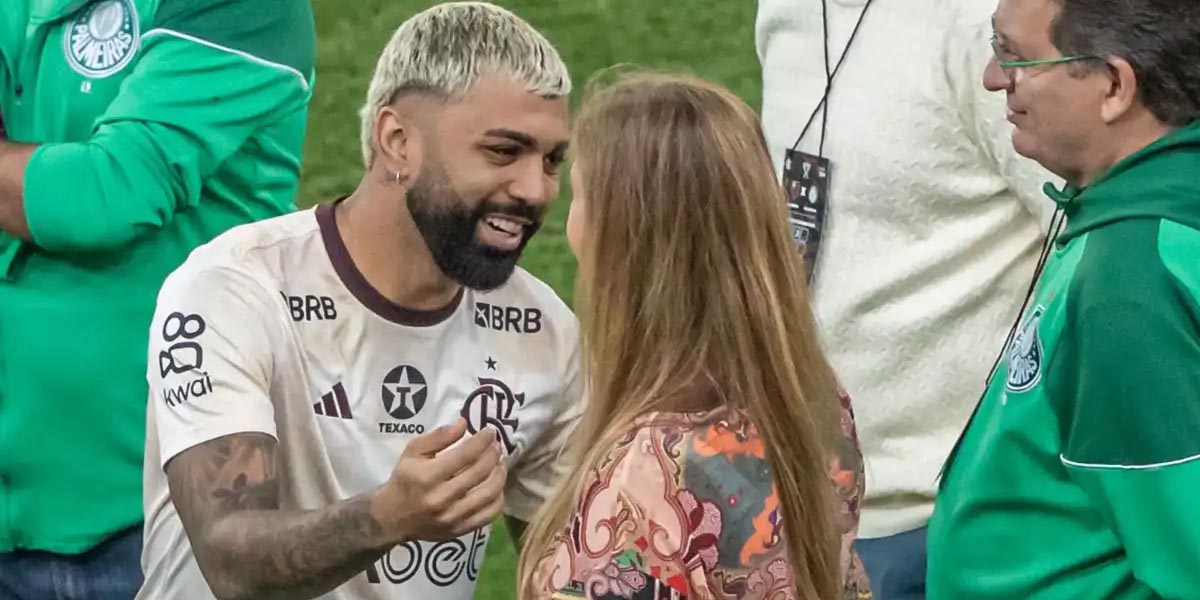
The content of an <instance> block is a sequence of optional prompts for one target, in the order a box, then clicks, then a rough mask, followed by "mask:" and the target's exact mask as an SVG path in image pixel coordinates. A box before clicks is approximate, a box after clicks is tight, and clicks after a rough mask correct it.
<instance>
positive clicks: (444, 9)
mask: <svg viewBox="0 0 1200 600" xmlns="http://www.w3.org/2000/svg"><path fill="white" fill-rule="evenodd" d="M570 87H571V83H570V78H569V76H568V74H567V69H566V67H565V65H563V63H562V61H561V59H560V58H559V56H558V54H557V52H556V51H555V50H554V48H553V47H552V46H551V45H550V43H549V42H548V41H547V40H546V39H545V38H544V37H542V36H541V35H540V34H539V33H537V32H536V31H535V30H534V29H533V28H532V27H530V26H529V25H528V24H527V23H525V22H524V21H522V20H520V19H519V18H518V17H516V16H515V15H513V14H512V13H510V12H508V11H506V10H504V9H502V8H499V7H496V6H494V5H490V4H485V3H450V4H443V5H440V6H437V7H434V8H432V9H429V10H427V11H425V12H422V13H420V14H418V15H416V16H414V17H412V18H411V19H409V20H408V21H406V22H405V23H404V24H403V25H401V26H400V28H399V29H398V30H397V31H396V33H395V34H394V36H393V37H392V39H391V41H390V42H389V43H388V45H387V47H386V48H385V49H384V50H383V52H382V55H381V56H380V59H379V63H378V66H377V67H376V70H375V74H374V78H373V80H372V82H371V85H370V88H369V91H368V98H367V103H366V106H365V107H364V108H363V110H362V113H361V116H362V122H363V127H362V139H363V155H364V162H365V166H366V170H365V174H364V176H363V178H362V180H361V182H360V183H359V185H358V187H357V189H355V190H354V191H353V192H352V193H350V194H349V195H347V196H344V197H342V198H338V199H336V200H334V201H332V202H330V203H326V204H323V205H321V206H318V207H316V208H315V209H311V210H307V211H302V212H299V213H295V214H293V215H289V216H285V217H281V218H277V219H274V220H270V221H264V222H262V223H259V224H255V225H250V226H246V227H241V228H238V229H235V230H233V231H231V232H230V233H228V234H226V235H224V236H222V237H220V238H218V239H217V240H215V241H214V242H212V243H211V244H209V245H207V246H204V247H202V248H200V249H199V250H197V251H196V252H195V253H194V254H193V255H192V257H191V258H190V259H189V260H188V262H187V263H186V264H184V265H183V266H182V267H181V268H180V269H178V270H177V271H175V272H174V273H173V274H172V275H171V276H170V277H169V278H168V280H167V282H166V284H165V286H164V287H163V289H162V292H161V293H160V295H159V299H158V310H157V313H156V315H155V318H154V320H153V322H152V324H151V330H150V337H151V344H150V349H149V356H148V358H149V365H148V377H149V380H150V386H151V390H152V395H151V398H150V407H149V419H148V442H147V449H146V466H145V469H146V475H145V479H146V536H147V537H146V550H145V554H144V555H143V564H144V566H145V569H146V579H147V583H146V586H145V587H144V588H143V590H142V595H141V597H143V598H189V599H193V598H199V599H205V598H213V597H217V598H256V599H261V598H288V599H289V600H290V599H296V598H313V597H322V598H329V599H334V600H349V599H351V598H354V599H384V598H429V599H432V598H437V599H439V600H440V599H447V600H455V599H461V600H465V599H467V598H471V597H472V596H473V594H474V589H475V582H476V579H477V577H478V574H479V571H480V568H481V566H482V561H483V557H484V549H485V547H486V542H487V538H488V531H489V525H490V523H491V522H492V521H493V520H494V519H495V518H496V517H497V516H498V515H500V514H501V513H504V514H505V515H506V516H507V517H508V518H509V524H510V530H512V531H513V532H514V534H515V535H519V532H520V531H521V530H522V529H523V523H524V522H527V521H528V520H529V519H531V518H532V516H533V513H534V512H535V511H536V510H537V508H538V507H539V506H540V504H541V503H542V500H543V498H544V496H545V494H546V493H547V491H548V490H549V489H550V486H551V485H552V484H553V482H554V480H555V479H556V478H557V476H558V473H559V469H561V467H562V465H561V464H560V463H558V462H557V461H556V460H555V459H556V457H557V455H558V450H559V448H560V447H561V446H562V443H563V441H564V439H565V437H566V436H567V435H568V434H569V432H570V431H571V429H572V426H573V424H574V422H575V420H576V419H577V416H578V414H579V409H580V405H581V402H582V398H581V388H580V385H579V383H578V368H577V356H576V354H577V351H576V347H577V342H576V337H577V329H576V325H575V319H574V316H573V315H572V314H571V312H570V310H568V308H567V307H566V305H565V304H563V302H562V301H561V300H560V299H559V298H558V297H557V296H556V295H555V294H554V293H553V291H552V290H551V289H550V288H549V287H548V286H546V285H545V284H544V283H542V282H540V281H538V280H537V279H535V278H534V277H532V276H531V275H529V274H528V273H526V272H525V271H523V270H521V269H519V268H517V267H516V263H517V259H518V258H519V256H520V254H521V251H522V249H523V248H524V246H525V244H526V242H527V241H528V240H529V238H530V237H531V236H532V235H533V234H534V232H535V231H536V230H537V229H538V227H539V225H540V224H541V221H542V218H543V216H544V215H545V214H546V211H547V208H548V206H549V203H550V201H551V200H552V199H554V198H555V197H556V196H557V194H558V185H559V172H558V171H559V167H560V165H561V163H562V161H563V158H564V155H565V152H566V140H567V138H568V130H567V129H568V125H567V95H568V94H569V93H570Z"/></svg>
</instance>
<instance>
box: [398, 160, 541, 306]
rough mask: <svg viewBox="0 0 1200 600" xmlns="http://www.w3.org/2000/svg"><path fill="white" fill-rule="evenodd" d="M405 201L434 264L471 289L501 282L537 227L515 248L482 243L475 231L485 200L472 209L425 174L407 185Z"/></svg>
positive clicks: (485, 207) (495, 285)
mask: <svg viewBox="0 0 1200 600" xmlns="http://www.w3.org/2000/svg"><path fill="white" fill-rule="evenodd" d="M405 202H406V204H407V205H408V212H409V214H410V215H412V219H413V222H414V223H416V225H417V230H418V231H420V232H421V237H422V238H424V240H425V246H426V247H428V248H429V253H430V254H431V255H432V256H433V261H434V263H435V264H437V266H438V268H439V269H441V270H442V273H444V274H445V275H446V277H449V278H450V279H452V280H454V281H456V282H458V283H459V284H460V285H463V286H465V287H468V288H471V289H473V290H479V291H489V290H494V289H496V288H498V287H500V286H502V285H504V283H505V282H507V281H508V278H509V277H511V276H512V274H513V270H515V269H516V267H517V261H518V260H519V259H520V258H521V251H522V250H524V249H525V244H526V243H528V242H529V238H530V237H532V236H533V234H534V232H535V231H536V230H537V227H536V226H532V227H527V228H526V231H525V235H524V239H522V240H521V245H520V246H518V247H517V248H516V249H515V250H511V251H505V250H499V249H496V248H493V247H491V246H488V245H486V244H481V243H479V242H478V241H477V240H476V239H475V231H476V228H477V227H478V225H479V222H480V221H481V220H482V219H483V215H484V214H486V213H487V211H488V207H487V206H486V203H482V202H481V203H480V204H479V206H478V207H477V208H476V209H475V210H471V209H469V208H468V207H467V206H466V204H465V203H464V202H462V200H461V199H460V198H457V197H455V196H454V195H453V193H452V192H449V191H448V190H447V188H446V186H442V185H432V184H431V182H430V181H428V178H427V177H424V176H422V177H420V178H418V180H417V181H416V182H415V183H414V184H413V186H412V187H411V188H409V190H408V194H407V196H406V198H405Z"/></svg>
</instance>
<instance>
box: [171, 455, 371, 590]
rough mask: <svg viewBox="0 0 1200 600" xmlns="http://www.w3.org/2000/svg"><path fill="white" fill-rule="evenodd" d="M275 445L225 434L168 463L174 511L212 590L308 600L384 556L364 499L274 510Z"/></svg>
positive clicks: (276, 479) (276, 496)
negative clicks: (321, 505) (310, 508)
mask: <svg viewBox="0 0 1200 600" xmlns="http://www.w3.org/2000/svg"><path fill="white" fill-rule="evenodd" d="M275 446H276V442H275V440H274V439H273V438H271V437H269V436H266V435H262V434H238V435H232V436H227V437H224V438H219V439H216V440H213V441H211V442H208V443H206V444H202V445H200V446H197V447H195V448H192V449H190V450H188V451H187V452H184V453H183V454H181V455H179V456H178V457H177V458H175V459H174V460H172V461H171V463H170V464H169V465H168V469H167V474H168V478H169V480H170V485H171V493H172V497H173V500H174V502H175V506H176V509H177V510H178V512H179V515H180V518H181V519H182V520H183V524H184V527H185V529H186V530H187V532H188V535H189V537H190V539H191V540H192V548H193V551H194V552H195V554H196V558H197V561H199V562H200V565H201V568H202V571H204V574H205V577H206V578H207V579H208V581H209V584H210V585H211V586H212V587H213V588H214V589H217V588H220V589H223V590H226V591H228V592H229V593H230V594H231V595H235V596H244V597H253V598H274V597H281V598H297V597H312V596H315V595H319V594H321V593H324V592H326V591H329V590H331V589H333V588H334V587H337V586H338V585H340V584H342V583H344V582H345V581H347V580H348V579H350V578H351V577H353V576H354V575H355V574H357V573H359V572H361V571H362V570H363V569H365V568H366V566H367V565H368V564H370V563H371V562H372V561H374V560H375V559H376V558H378V557H379V556H380V555H381V554H383V553H384V552H385V551H386V550H387V548H386V547H384V546H381V545H380V543H379V541H378V540H380V538H381V530H380V527H379V524H378V523H376V522H375V520H374V519H372V518H371V516H370V512H369V501H368V499H367V498H366V497H359V498H352V499H350V500H346V501H344V502H341V503H338V504H335V505H333V506H330V507H328V508H324V509H319V510H307V511H294V510H287V511H284V510H279V489H280V483H279V476H278V461H277V459H276V456H275Z"/></svg>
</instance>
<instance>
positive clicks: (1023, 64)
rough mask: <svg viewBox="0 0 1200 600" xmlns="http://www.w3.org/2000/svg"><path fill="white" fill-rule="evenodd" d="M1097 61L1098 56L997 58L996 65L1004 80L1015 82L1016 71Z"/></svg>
mask: <svg viewBox="0 0 1200 600" xmlns="http://www.w3.org/2000/svg"><path fill="white" fill-rule="evenodd" d="M1099 59H1100V57H1099V56H1061V57H1059V58H1043V59H1041V60H1000V59H999V58H997V59H996V64H997V65H999V66H1000V70H1001V71H1003V72H1004V78H1005V79H1007V80H1009V81H1014V82H1015V81H1016V76H1017V69H1024V68H1027V67H1039V66H1042V65H1061V64H1065V63H1073V62H1079V61H1081V60H1099Z"/></svg>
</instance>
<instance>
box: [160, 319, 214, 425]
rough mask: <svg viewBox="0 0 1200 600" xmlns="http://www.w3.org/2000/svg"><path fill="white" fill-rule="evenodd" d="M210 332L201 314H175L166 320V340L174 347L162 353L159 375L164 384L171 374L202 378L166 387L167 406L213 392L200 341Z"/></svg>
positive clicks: (164, 335)
mask: <svg viewBox="0 0 1200 600" xmlns="http://www.w3.org/2000/svg"><path fill="white" fill-rule="evenodd" d="M207 330H208V324H207V323H205V322H204V317H201V316H200V315H185V314H183V313H180V312H173V313H171V314H169V315H167V318H166V320H164V321H163V328H162V338H163V341H164V342H166V343H168V344H170V346H168V347H167V349H166V350H162V351H160V352H159V353H158V368H159V373H160V375H161V376H162V378H163V380H164V382H165V381H166V380H167V379H168V376H169V375H197V376H198V379H193V380H192V381H189V382H187V383H184V384H182V385H177V386H175V387H164V388H163V391H162V396H163V402H166V403H167V406H170V407H175V406H178V405H180V404H183V403H184V402H187V401H188V400H190V399H192V398H199V397H201V396H205V395H207V394H209V393H212V391H213V384H212V378H210V377H209V376H208V373H205V372H204V371H201V370H200V367H203V366H204V348H203V347H202V346H201V345H200V343H199V342H198V341H196V340H197V339H198V338H199V337H200V336H202V335H203V334H204V332H205V331H207ZM171 379H174V378H173V377H172V378H171Z"/></svg>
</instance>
